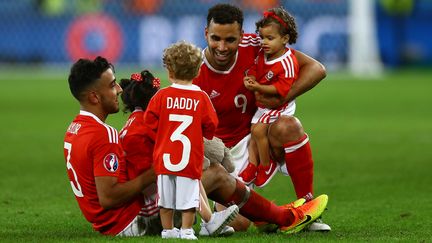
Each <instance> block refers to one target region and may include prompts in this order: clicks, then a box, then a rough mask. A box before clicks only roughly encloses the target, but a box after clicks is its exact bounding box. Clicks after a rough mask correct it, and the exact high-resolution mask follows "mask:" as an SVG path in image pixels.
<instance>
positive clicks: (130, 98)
mask: <svg viewBox="0 0 432 243" xmlns="http://www.w3.org/2000/svg"><path fill="white" fill-rule="evenodd" d="M120 86H121V88H122V89H123V92H122V94H121V99H122V101H123V104H124V112H125V113H127V112H130V113H131V114H130V116H129V118H128V120H127V122H126V124H125V125H124V127H123V129H122V130H121V132H120V143H121V146H122V148H123V150H124V154H125V159H126V162H127V174H128V176H129V179H133V178H135V177H136V176H137V175H139V174H140V173H142V172H143V171H146V170H149V169H150V168H151V167H152V164H153V156H152V155H153V149H154V139H155V132H154V131H152V130H151V129H149V128H148V127H147V126H146V125H145V123H144V113H145V111H146V110H147V106H148V104H149V101H150V99H151V98H152V97H153V96H154V95H155V94H156V93H157V92H158V90H159V88H160V80H159V79H158V78H156V77H154V76H153V74H152V73H150V71H148V70H143V71H142V72H140V73H133V74H131V77H130V79H122V80H121V82H120ZM142 194H143V198H144V206H143V207H142V210H141V212H140V213H141V215H144V216H145V217H147V220H146V221H145V222H146V224H147V225H146V226H147V227H146V228H145V229H146V233H148V234H160V232H161V231H162V225H161V223H160V217H159V207H158V205H157V200H156V198H157V186H156V183H154V184H151V185H150V186H148V187H146V189H144V191H143V192H142ZM200 196H201V198H200V200H201V201H200V211H199V214H200V215H201V219H202V221H203V222H202V223H201V230H200V233H199V234H200V235H224V236H226V235H230V234H233V233H234V229H233V228H232V227H230V226H228V223H230V222H231V221H232V220H233V219H234V217H235V216H236V215H237V214H238V211H239V209H238V207H237V205H232V206H230V207H228V208H227V209H226V210H223V211H220V212H215V213H212V211H211V210H210V207H209V204H208V200H207V196H206V193H205V190H204V187H203V186H202V183H200ZM177 223H178V222H175V224H176V225H177Z"/></svg>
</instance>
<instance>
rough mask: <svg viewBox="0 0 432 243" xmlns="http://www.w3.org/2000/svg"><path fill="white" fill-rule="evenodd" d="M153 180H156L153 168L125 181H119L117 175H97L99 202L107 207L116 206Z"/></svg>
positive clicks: (136, 193) (133, 195)
mask: <svg viewBox="0 0 432 243" xmlns="http://www.w3.org/2000/svg"><path fill="white" fill-rule="evenodd" d="M153 182H156V175H155V173H154V170H153V168H150V169H148V170H146V171H145V172H143V173H141V174H140V175H139V176H137V177H136V178H134V179H133V180H130V181H128V182H125V183H118V182H117V177H111V176H99V177H95V183H96V190H97V194H98V197H99V203H100V205H101V206H102V207H103V208H105V209H110V208H114V207H117V206H120V205H122V204H123V203H125V202H128V201H129V200H131V199H132V198H133V197H135V196H136V195H138V194H139V193H140V192H141V191H142V190H144V188H146V187H147V186H148V185H150V184H151V183H153Z"/></svg>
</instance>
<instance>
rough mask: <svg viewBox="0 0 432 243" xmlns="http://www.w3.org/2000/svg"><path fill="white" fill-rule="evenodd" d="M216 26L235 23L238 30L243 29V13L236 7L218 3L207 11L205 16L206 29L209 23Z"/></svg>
mask: <svg viewBox="0 0 432 243" xmlns="http://www.w3.org/2000/svg"><path fill="white" fill-rule="evenodd" d="M212 20H213V22H215V23H217V24H233V23H234V22H237V23H239V24H240V28H243V12H242V11H241V10H240V8H238V7H237V6H234V5H231V4H226V3H220V4H216V5H214V6H213V7H211V8H210V9H209V10H208V14H207V27H208V26H209V25H210V22H211V21H212Z"/></svg>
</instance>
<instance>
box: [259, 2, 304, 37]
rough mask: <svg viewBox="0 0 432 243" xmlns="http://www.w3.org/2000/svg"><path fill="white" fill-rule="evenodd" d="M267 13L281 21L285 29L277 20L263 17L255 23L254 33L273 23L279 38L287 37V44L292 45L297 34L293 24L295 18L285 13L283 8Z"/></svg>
mask: <svg viewBox="0 0 432 243" xmlns="http://www.w3.org/2000/svg"><path fill="white" fill-rule="evenodd" d="M267 12H271V13H274V14H275V15H276V16H278V17H279V18H280V19H282V20H283V21H284V22H285V24H286V27H285V26H283V25H282V24H281V23H280V22H279V21H278V20H277V19H275V18H273V17H263V18H262V19H260V20H259V21H258V22H256V23H255V25H256V32H257V33H258V32H259V28H261V27H264V26H267V25H269V24H270V23H275V24H277V25H278V26H279V34H280V35H281V36H284V35H288V36H289V40H288V43H289V44H294V43H296V41H297V37H298V32H297V25H296V22H295V18H294V17H293V16H292V15H291V14H290V13H289V12H288V11H286V10H285V9H284V8H283V7H278V8H271V9H269V10H268V11H267Z"/></svg>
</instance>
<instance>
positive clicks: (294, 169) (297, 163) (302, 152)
mask: <svg viewBox="0 0 432 243" xmlns="http://www.w3.org/2000/svg"><path fill="white" fill-rule="evenodd" d="M283 147H284V149H285V162H286V166H287V170H288V173H289V175H290V176H291V181H292V183H293V185H294V190H295V192H296V194H297V198H301V197H304V198H305V199H306V200H311V199H312V198H313V160H312V151H311V148H310V144H309V137H308V136H307V135H306V134H305V135H304V136H303V137H302V138H301V139H300V140H298V141H295V142H290V143H286V144H284V146H283Z"/></svg>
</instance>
